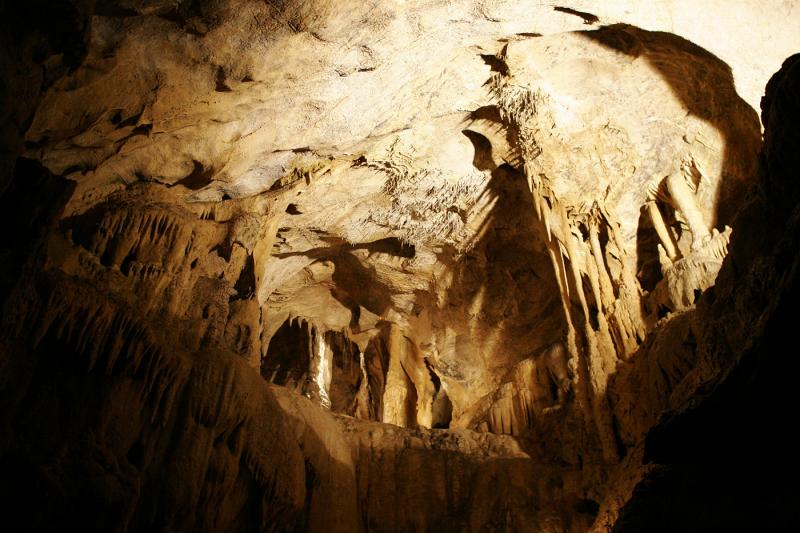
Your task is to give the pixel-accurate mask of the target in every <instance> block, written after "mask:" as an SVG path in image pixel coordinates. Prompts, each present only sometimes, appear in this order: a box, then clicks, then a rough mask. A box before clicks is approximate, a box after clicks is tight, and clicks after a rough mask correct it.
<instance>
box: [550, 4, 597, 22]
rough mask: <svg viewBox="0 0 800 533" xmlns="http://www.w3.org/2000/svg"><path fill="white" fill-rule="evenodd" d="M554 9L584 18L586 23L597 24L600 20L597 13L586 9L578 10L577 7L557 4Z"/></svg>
mask: <svg viewBox="0 0 800 533" xmlns="http://www.w3.org/2000/svg"><path fill="white" fill-rule="evenodd" d="M553 11H559V12H561V13H566V14H567V15H575V16H576V17H580V18H582V19H583V23H584V24H597V23H598V22H600V19H599V18H598V17H597V15H592V14H591V13H587V12H585V11H578V10H577V9H572V8H571V7H561V6H556V7H554V8H553Z"/></svg>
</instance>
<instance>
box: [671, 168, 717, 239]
mask: <svg viewBox="0 0 800 533" xmlns="http://www.w3.org/2000/svg"><path fill="white" fill-rule="evenodd" d="M687 179H688V178H686V177H685V176H684V175H683V173H680V174H679V173H672V174H670V175H669V176H668V177H667V179H666V183H667V188H668V190H669V194H670V197H671V199H672V201H673V202H674V203H675V206H676V207H677V208H678V209H679V210H680V213H681V215H683V218H684V219H685V220H686V222H687V223H688V224H689V231H691V233H692V250H697V249H699V248H700V247H701V246H702V245H703V244H704V243H705V242H706V240H707V239H708V237H709V234H708V227H707V226H706V223H705V221H704V220H703V213H701V212H700V210H699V209H698V207H697V200H696V199H695V196H694V191H692V189H691V188H690V187H689V184H688V183H687ZM667 252H669V249H667Z"/></svg>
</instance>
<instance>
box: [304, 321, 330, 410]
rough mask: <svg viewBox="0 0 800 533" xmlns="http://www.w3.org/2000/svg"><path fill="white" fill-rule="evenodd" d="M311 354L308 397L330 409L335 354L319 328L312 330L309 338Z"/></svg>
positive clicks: (307, 386) (307, 385) (307, 384)
mask: <svg viewBox="0 0 800 533" xmlns="http://www.w3.org/2000/svg"><path fill="white" fill-rule="evenodd" d="M309 353H310V354H311V362H310V365H309V369H308V371H309V372H308V382H307V383H306V396H308V397H309V398H311V399H312V400H315V401H317V402H319V404H320V405H321V406H322V407H325V408H326V409H330V407H331V398H330V394H329V391H330V388H331V376H332V374H333V352H332V351H331V349H330V347H329V346H328V343H327V342H325V335H324V334H323V333H322V332H320V331H319V330H318V329H317V328H312V329H311V335H310V338H309Z"/></svg>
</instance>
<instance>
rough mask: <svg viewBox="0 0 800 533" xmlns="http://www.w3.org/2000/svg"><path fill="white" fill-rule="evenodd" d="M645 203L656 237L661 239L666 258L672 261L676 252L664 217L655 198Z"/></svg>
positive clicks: (676, 255) (675, 256) (676, 254)
mask: <svg viewBox="0 0 800 533" xmlns="http://www.w3.org/2000/svg"><path fill="white" fill-rule="evenodd" d="M646 205H647V212H648V213H649V214H650V220H651V221H652V223H653V228H655V230H656V233H657V234H658V238H659V240H660V241H661V246H662V247H663V248H664V251H665V252H666V256H667V258H668V259H669V260H670V261H674V260H675V259H677V257H678V252H677V250H676V248H675V244H674V243H673V240H672V235H670V233H669V230H668V229H667V226H666V224H664V217H662V216H661V210H660V209H659V208H658V204H656V202H655V200H650V201H648V202H647V204H646Z"/></svg>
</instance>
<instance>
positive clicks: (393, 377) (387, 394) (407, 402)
mask: <svg viewBox="0 0 800 533" xmlns="http://www.w3.org/2000/svg"><path fill="white" fill-rule="evenodd" d="M388 336H389V339H388V342H387V345H388V347H389V370H388V371H387V373H386V389H385V391H384V393H383V421H384V422H386V423H387V424H395V425H397V426H402V427H408V426H409V425H412V423H413V421H414V420H415V419H416V417H415V416H414V415H415V414H414V413H413V412H411V411H412V409H411V408H410V406H411V405H414V403H415V402H414V401H413V400H414V398H413V396H414V394H413V390H412V388H411V383H410V380H409V379H408V376H407V375H406V372H405V370H403V360H404V359H405V357H406V350H407V341H406V339H405V337H403V333H402V331H401V330H400V328H399V327H398V326H397V325H396V324H391V325H390V326H389V335H388Z"/></svg>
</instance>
